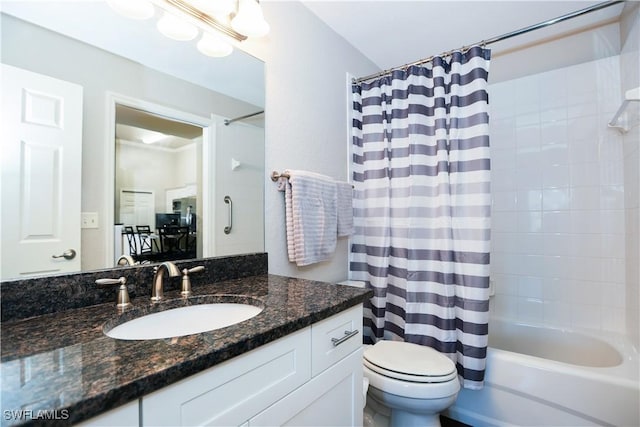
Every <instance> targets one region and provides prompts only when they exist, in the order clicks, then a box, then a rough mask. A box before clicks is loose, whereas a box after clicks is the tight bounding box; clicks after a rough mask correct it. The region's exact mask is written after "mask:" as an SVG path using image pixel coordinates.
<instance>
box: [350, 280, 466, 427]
mask: <svg viewBox="0 0 640 427" xmlns="http://www.w3.org/2000/svg"><path fill="white" fill-rule="evenodd" d="M340 284H343V285H348V286H357V287H364V282H357V281H345V282H341V283H340ZM363 371H364V378H365V381H367V380H368V383H369V387H368V391H367V394H366V396H367V403H366V404H367V407H369V409H372V411H370V412H373V415H372V414H371V413H367V411H365V424H367V425H373V424H375V425H377V424H378V423H376V422H375V419H377V418H376V416H375V414H381V415H382V417H380V418H381V419H387V415H388V416H389V417H388V419H389V424H390V426H391V427H395V426H402V427H405V426H406V427H413V426H416V427H417V426H420V427H426V426H440V412H442V411H444V410H445V409H447V408H448V407H449V406H451V405H453V403H454V402H455V401H456V398H457V397H458V392H459V391H460V381H459V380H458V372H457V370H456V365H455V364H454V363H453V361H452V360H451V359H449V358H448V357H446V356H445V355H443V354H441V353H439V352H438V351H436V350H434V349H432V348H430V347H426V346H422V345H418V344H412V343H407V342H401V341H379V342H377V343H376V344H374V345H366V346H364V353H363ZM365 390H366V388H365ZM367 416H369V418H370V419H372V420H374V421H373V422H370V423H366V418H367Z"/></svg>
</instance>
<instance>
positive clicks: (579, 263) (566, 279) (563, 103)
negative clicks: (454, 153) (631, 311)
mask: <svg viewBox="0 0 640 427" xmlns="http://www.w3.org/2000/svg"><path fill="white" fill-rule="evenodd" d="M489 90H490V103H491V144H492V174H493V177H492V186H493V188H492V196H493V212H492V254H491V257H492V258H491V274H492V280H493V282H494V284H495V287H496V295H495V296H494V297H493V298H492V301H491V312H492V315H493V316H499V317H504V318H510V319H515V320H521V321H532V322H538V323H545V324H549V325H552V326H573V327H579V328H590V329H600V330H613V331H618V332H624V331H625V303H626V295H625V294H626V292H627V288H625V192H624V189H625V187H624V186H625V184H626V182H627V179H625V174H624V169H623V163H624V157H623V152H622V144H623V140H622V137H621V136H620V135H619V134H618V133H617V132H616V131H615V130H612V129H609V128H607V122H608V121H609V120H610V118H611V117H612V116H613V114H614V113H615V111H616V110H617V108H618V106H619V105H620V104H619V103H620V100H621V93H620V58H619V57H618V56H614V57H609V58H605V59H600V60H597V61H593V62H588V63H584V64H579V65H575V66H572V67H567V68H562V69H558V70H553V71H550V72H546V73H542V74H537V75H533V76H528V77H524V78H520V79H517V80H511V81H506V82H501V83H497V84H494V85H490V88H489ZM636 157H637V156H636ZM627 161H629V162H633V161H635V162H636V164H637V159H631V160H628V159H627ZM636 170H637V169H636ZM627 197H628V196H627ZM627 232H628V230H627Z"/></svg>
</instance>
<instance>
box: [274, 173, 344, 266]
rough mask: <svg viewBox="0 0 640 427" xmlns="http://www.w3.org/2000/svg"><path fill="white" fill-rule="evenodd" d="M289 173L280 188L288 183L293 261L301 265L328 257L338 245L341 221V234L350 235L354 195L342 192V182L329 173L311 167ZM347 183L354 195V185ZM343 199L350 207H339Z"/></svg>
mask: <svg viewBox="0 0 640 427" xmlns="http://www.w3.org/2000/svg"><path fill="white" fill-rule="evenodd" d="M286 173H287V174H288V175H289V180H288V181H286V180H281V181H280V183H279V189H281V187H284V191H285V216H286V231H287V252H288V255H289V261H291V262H295V263H296V265H298V266H304V265H309V264H313V263H316V262H321V261H325V260H327V259H329V258H331V256H332V255H333V253H334V251H335V249H336V242H337V236H338V234H339V233H338V230H339V224H342V229H343V231H342V234H340V235H341V236H342V235H348V234H349V227H351V228H353V208H352V207H351V203H352V200H351V197H347V196H346V195H343V196H339V193H340V192H339V191H338V188H339V187H340V186H339V185H338V183H337V182H336V181H334V180H333V179H332V178H330V177H328V176H325V175H320V174H317V173H313V172H307V171H292V170H289V171H286ZM345 184H346V183H345ZM347 185H348V186H349V189H350V193H349V195H350V194H351V185H350V184H347ZM339 199H340V200H341V201H342V203H348V204H349V206H348V208H346V207H342V208H340V209H339V208H338V200H339ZM347 199H348V200H347ZM339 218H340V219H339ZM345 233H347V234H345Z"/></svg>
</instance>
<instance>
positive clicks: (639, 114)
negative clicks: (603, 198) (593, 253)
mask: <svg viewBox="0 0 640 427" xmlns="http://www.w3.org/2000/svg"><path fill="white" fill-rule="evenodd" d="M621 28H622V31H621V34H622V41H623V43H622V51H621V53H620V75H621V81H622V90H623V93H624V92H625V91H626V90H628V89H631V88H636V87H639V86H640V5H638V4H636V5H634V7H633V9H631V10H630V11H629V12H628V14H627V15H626V16H625V17H624V19H623V22H622V25H621ZM626 119H627V121H628V124H629V125H630V127H631V129H629V132H627V133H626V134H625V135H624V137H623V141H624V142H623V154H624V185H625V187H624V188H625V200H624V208H625V228H626V230H625V231H626V245H625V255H626V257H627V265H626V303H627V312H626V325H627V334H628V335H629V337H630V338H631V340H632V342H633V343H634V344H635V345H636V347H640V292H639V290H640V242H639V240H640V172H639V171H640V106H639V105H638V103H637V102H634V103H631V104H630V105H629V108H628V109H627V113H626Z"/></svg>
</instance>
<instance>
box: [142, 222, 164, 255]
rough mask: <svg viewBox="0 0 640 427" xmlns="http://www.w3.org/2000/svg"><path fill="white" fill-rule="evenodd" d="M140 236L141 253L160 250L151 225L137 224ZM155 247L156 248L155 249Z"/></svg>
mask: <svg viewBox="0 0 640 427" xmlns="http://www.w3.org/2000/svg"><path fill="white" fill-rule="evenodd" d="M136 230H137V231H138V236H140V253H141V254H150V253H153V252H160V249H159V248H158V243H157V242H156V239H155V238H154V237H155V236H153V233H152V231H151V227H150V226H148V225H136ZM154 249H155V250H154Z"/></svg>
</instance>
